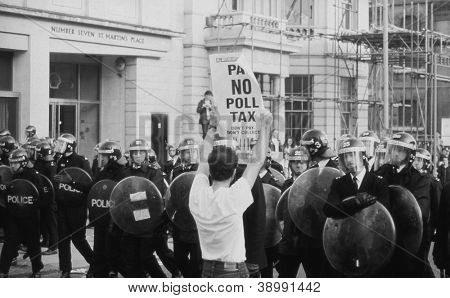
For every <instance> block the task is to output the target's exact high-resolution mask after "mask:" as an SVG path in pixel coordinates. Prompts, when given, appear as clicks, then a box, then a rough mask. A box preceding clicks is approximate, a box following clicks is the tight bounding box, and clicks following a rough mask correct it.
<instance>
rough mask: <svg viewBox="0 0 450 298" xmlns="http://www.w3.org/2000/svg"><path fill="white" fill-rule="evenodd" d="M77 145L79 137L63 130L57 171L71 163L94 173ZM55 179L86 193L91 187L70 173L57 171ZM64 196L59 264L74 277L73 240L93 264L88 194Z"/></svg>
mask: <svg viewBox="0 0 450 298" xmlns="http://www.w3.org/2000/svg"><path fill="white" fill-rule="evenodd" d="M76 146H77V141H76V138H75V137H74V136H73V135H71V134H69V133H63V134H62V135H61V136H60V137H59V138H58V139H57V140H56V144H55V149H54V150H55V152H56V153H59V154H60V155H61V157H60V158H59V160H58V162H57V168H56V170H57V173H60V172H61V171H62V170H63V169H65V168H68V167H77V168H80V169H83V170H84V171H86V172H87V173H88V174H90V175H91V168H90V166H89V161H88V160H87V158H85V157H84V156H81V155H78V154H77V153H76V152H75V148H76ZM54 181H55V182H56V183H62V184H65V185H68V186H70V188H71V189H76V190H78V191H80V192H82V193H83V194H86V193H87V190H88V189H84V188H85V187H83V186H82V185H80V183H78V182H77V181H74V180H73V179H72V178H71V177H69V176H67V175H60V174H57V175H55V177H54ZM64 199H65V198H63V197H59V196H57V197H56V202H57V206H58V236H59V243H58V250H59V255H58V256H59V267H60V270H61V271H62V273H61V277H65V278H67V277H70V271H71V270H72V261H71V253H70V241H71V240H72V243H73V244H74V245H75V247H76V248H77V250H78V251H79V252H80V253H81V255H82V256H83V257H84V259H85V260H86V262H88V263H89V264H90V265H91V264H92V263H93V260H94V253H93V251H92V249H91V247H90V246H89V243H88V242H87V240H86V226H85V225H86V220H87V211H86V198H84V200H81V201H80V202H73V204H68V203H66V201H65V200H64ZM91 273H92V268H90V272H89V275H91Z"/></svg>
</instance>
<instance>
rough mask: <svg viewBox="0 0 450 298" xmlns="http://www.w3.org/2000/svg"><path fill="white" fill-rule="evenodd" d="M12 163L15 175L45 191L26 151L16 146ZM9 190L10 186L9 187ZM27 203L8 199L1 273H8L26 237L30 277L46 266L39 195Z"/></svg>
mask: <svg viewBox="0 0 450 298" xmlns="http://www.w3.org/2000/svg"><path fill="white" fill-rule="evenodd" d="M9 163H10V166H11V168H12V170H13V172H14V175H13V180H14V179H24V180H28V181H29V182H31V183H32V184H33V185H34V186H35V187H36V189H37V190H38V192H39V195H42V193H43V185H42V181H41V178H40V177H39V174H38V172H37V171H36V170H35V169H33V168H30V167H28V166H27V165H28V156H27V152H26V151H25V150H23V149H16V150H14V151H13V152H11V155H10V157H9ZM8 191H10V190H8ZM36 199H37V200H31V201H28V202H27V203H26V204H22V203H20V202H17V201H14V200H11V201H10V200H8V202H7V209H8V211H7V223H6V241H5V245H4V246H3V249H2V253H1V257H0V274H1V275H2V276H3V277H7V276H8V273H9V268H10V266H11V262H12V260H13V258H15V257H16V255H17V247H18V245H19V244H20V243H21V242H22V241H23V242H24V243H25V245H26V246H27V252H28V254H29V256H30V259H31V265H32V270H33V273H32V274H31V275H30V277H40V274H39V272H40V270H41V269H42V268H43V267H44V265H43V264H42V261H41V248H40V243H39V238H40V231H39V206H38V204H39V202H38V201H39V198H36Z"/></svg>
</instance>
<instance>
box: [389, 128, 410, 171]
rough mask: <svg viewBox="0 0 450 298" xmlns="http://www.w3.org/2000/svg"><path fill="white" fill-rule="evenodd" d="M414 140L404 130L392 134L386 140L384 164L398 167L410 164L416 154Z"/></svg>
mask: <svg viewBox="0 0 450 298" xmlns="http://www.w3.org/2000/svg"><path fill="white" fill-rule="evenodd" d="M416 146H417V143H416V140H415V139H414V137H413V136H412V135H410V134H409V133H406V132H399V133H396V134H394V135H392V138H390V139H389V140H388V141H387V147H386V161H385V163H386V164H390V165H394V166H397V167H400V166H401V165H406V164H410V163H412V162H413V160H414V156H415V155H416Z"/></svg>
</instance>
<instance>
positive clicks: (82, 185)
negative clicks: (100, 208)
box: [54, 167, 92, 207]
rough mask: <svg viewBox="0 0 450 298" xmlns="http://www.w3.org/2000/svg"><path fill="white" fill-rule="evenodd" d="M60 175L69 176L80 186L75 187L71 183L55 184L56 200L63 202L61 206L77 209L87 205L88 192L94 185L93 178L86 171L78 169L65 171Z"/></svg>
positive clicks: (72, 168)
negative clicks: (92, 184)
mask: <svg viewBox="0 0 450 298" xmlns="http://www.w3.org/2000/svg"><path fill="white" fill-rule="evenodd" d="M58 175H67V176H69V177H70V178H72V180H73V181H75V182H76V183H77V184H78V185H79V187H78V186H77V187H75V186H73V185H72V184H70V183H62V182H59V183H56V182H55V184H54V188H55V197H56V199H57V200H58V201H59V202H61V204H63V205H65V206H68V207H77V206H82V205H83V204H85V203H86V201H85V199H86V195H87V190H88V189H89V186H90V185H91V183H92V178H91V176H89V174H88V173H87V172H86V171H85V170H83V169H80V168H76V167H69V168H66V169H63V170H61V171H60V172H59V173H58ZM85 192H86V193H85Z"/></svg>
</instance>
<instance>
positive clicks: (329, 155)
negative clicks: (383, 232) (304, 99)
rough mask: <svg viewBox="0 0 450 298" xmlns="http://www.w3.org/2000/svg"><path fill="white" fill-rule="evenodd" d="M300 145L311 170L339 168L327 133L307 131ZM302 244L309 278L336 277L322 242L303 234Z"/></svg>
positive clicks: (317, 130) (316, 130) (313, 130)
mask: <svg viewBox="0 0 450 298" xmlns="http://www.w3.org/2000/svg"><path fill="white" fill-rule="evenodd" d="M300 145H302V146H304V147H305V148H306V150H308V153H309V156H310V159H311V162H310V166H309V168H324V167H331V168H335V169H338V168H339V164H338V162H337V160H336V159H335V156H336V155H335V153H334V152H333V151H332V150H331V148H330V147H329V143H328V137H327V135H326V134H325V132H323V131H321V130H319V129H310V130H308V131H306V132H305V133H304V134H303V136H302V138H301V140H300ZM301 243H302V246H303V247H304V251H303V252H304V256H305V260H308V262H309V263H308V265H307V267H308V270H307V271H305V273H306V276H307V277H331V276H334V275H335V273H336V272H335V270H333V268H332V267H331V265H330V264H329V262H328V260H327V258H326V256H325V252H324V250H323V243H322V240H320V239H314V238H312V237H309V236H308V235H306V234H304V233H302V240H301Z"/></svg>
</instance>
